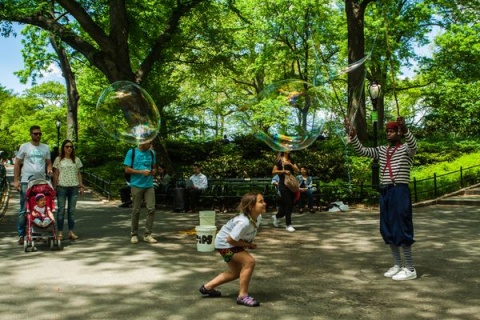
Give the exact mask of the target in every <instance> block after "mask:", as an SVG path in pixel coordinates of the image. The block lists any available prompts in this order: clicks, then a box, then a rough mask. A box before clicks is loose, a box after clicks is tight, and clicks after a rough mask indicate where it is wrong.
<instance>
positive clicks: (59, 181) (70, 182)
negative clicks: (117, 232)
mask: <svg viewBox="0 0 480 320" xmlns="http://www.w3.org/2000/svg"><path fill="white" fill-rule="evenodd" d="M82 166H83V164H82V161H81V160H80V159H79V158H78V157H76V156H75V149H74V148H73V143H72V141H70V140H65V141H63V143H62V149H61V150H60V156H58V157H57V158H56V159H55V162H54V163H53V167H54V168H55V169H56V170H55V173H54V175H53V187H54V188H55V189H56V190H57V204H58V211H57V226H58V238H59V239H63V224H64V215H65V203H66V202H67V200H68V237H69V238H70V239H71V240H76V239H78V236H77V235H76V234H75V232H74V231H73V229H74V227H75V219H74V216H73V214H74V213H75V207H76V206H77V198H78V194H79V192H80V194H83V183H82V173H81V172H80V168H81V167H82Z"/></svg>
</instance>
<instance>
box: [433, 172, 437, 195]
mask: <svg viewBox="0 0 480 320" xmlns="http://www.w3.org/2000/svg"><path fill="white" fill-rule="evenodd" d="M433 192H434V194H435V198H436V197H437V174H436V173H434V174H433Z"/></svg>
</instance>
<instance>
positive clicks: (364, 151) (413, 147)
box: [351, 131, 417, 185]
mask: <svg viewBox="0 0 480 320" xmlns="http://www.w3.org/2000/svg"><path fill="white" fill-rule="evenodd" d="M351 141H352V145H353V148H354V149H355V152H356V153H357V154H358V155H360V156H364V157H369V158H374V159H378V160H379V166H380V183H381V184H383V185H386V184H393V183H407V184H408V183H409V182H410V168H411V167H412V165H413V157H414V156H415V153H416V152H417V140H416V139H415V137H414V136H413V134H412V133H410V131H407V133H405V142H406V143H404V144H400V145H399V146H398V147H395V146H379V147H376V148H366V147H364V146H362V144H361V143H360V141H359V140H358V138H357V136H355V137H353V138H352V140H351ZM388 158H390V167H391V171H390V170H389V167H388V166H387V159H388Z"/></svg>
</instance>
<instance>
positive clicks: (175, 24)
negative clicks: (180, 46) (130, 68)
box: [136, 0, 208, 83]
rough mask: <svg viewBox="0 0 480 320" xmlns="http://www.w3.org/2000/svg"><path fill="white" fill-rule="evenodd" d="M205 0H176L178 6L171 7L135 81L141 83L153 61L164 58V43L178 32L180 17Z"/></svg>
mask: <svg viewBox="0 0 480 320" xmlns="http://www.w3.org/2000/svg"><path fill="white" fill-rule="evenodd" d="M205 1H208V0H192V1H191V2H189V3H187V4H181V3H180V2H179V1H177V3H178V6H177V7H176V8H174V9H173V12H172V14H171V16H170V19H169V20H168V22H167V24H166V25H167V28H166V29H165V30H164V31H163V33H162V34H161V35H160V36H159V37H158V38H157V40H156V41H155V43H154V44H153V46H152V49H151V50H150V52H149V54H148V55H147V57H146V58H145V60H144V61H143V62H142V64H141V65H140V68H139V69H138V71H137V73H136V82H137V83H141V82H142V81H143V79H144V77H145V76H146V75H148V74H149V73H150V71H151V70H152V68H153V65H154V64H155V62H157V61H161V60H163V59H164V57H163V53H164V51H165V49H166V44H168V43H169V42H170V41H172V39H173V36H174V35H175V34H176V33H177V32H178V30H179V26H180V19H181V18H182V17H184V16H186V15H187V14H188V13H190V11H191V10H192V9H193V8H195V7H196V6H198V5H199V4H200V3H202V2H205Z"/></svg>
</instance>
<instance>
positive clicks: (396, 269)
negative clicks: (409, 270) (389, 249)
mask: <svg viewBox="0 0 480 320" xmlns="http://www.w3.org/2000/svg"><path fill="white" fill-rule="evenodd" d="M400 270H402V268H400V266H397V265H394V266H393V267H391V268H390V269H388V271H387V272H385V273H384V274H383V276H384V277H387V278H391V277H393V276H394V275H396V274H397V273H399V272H400Z"/></svg>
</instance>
